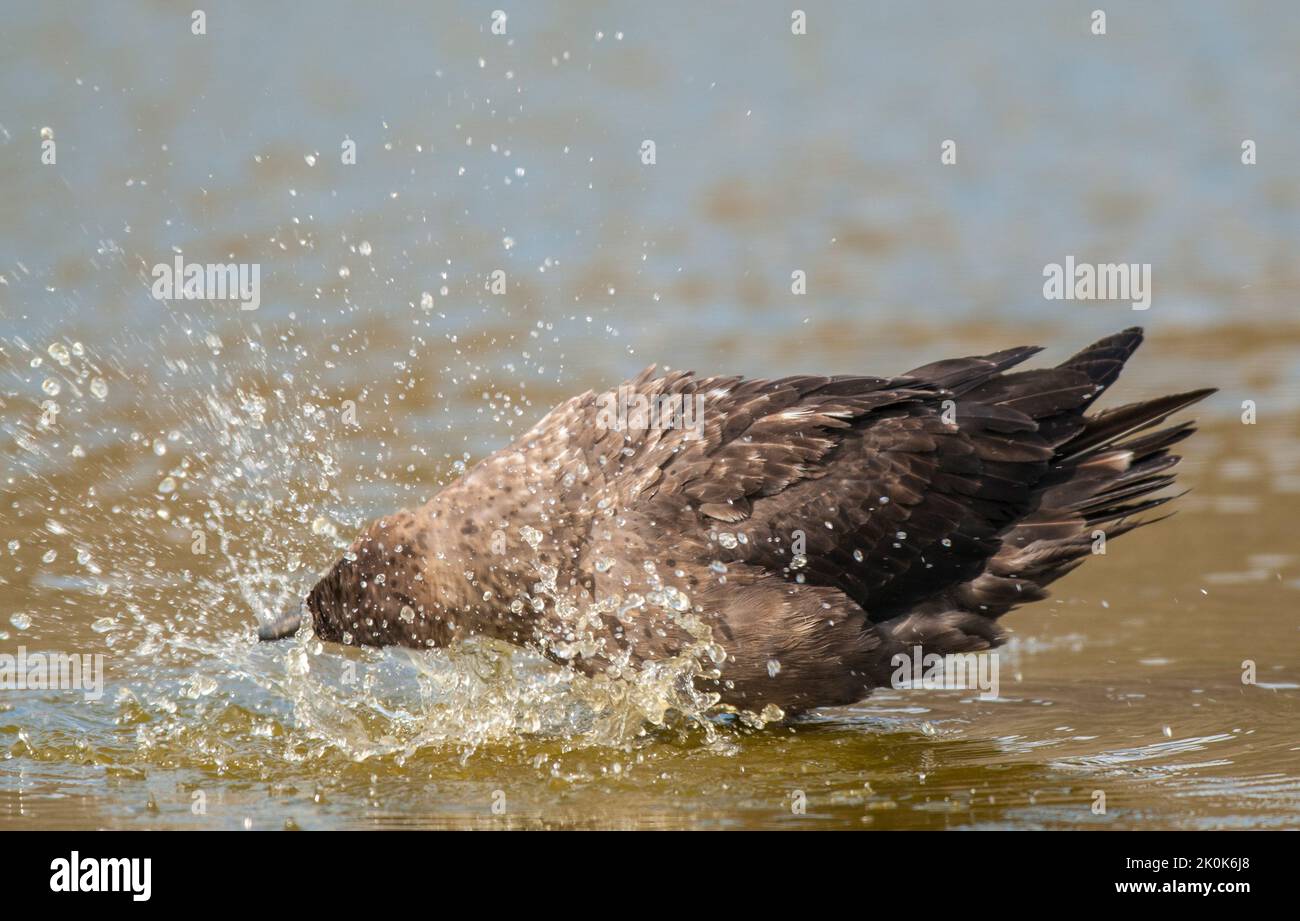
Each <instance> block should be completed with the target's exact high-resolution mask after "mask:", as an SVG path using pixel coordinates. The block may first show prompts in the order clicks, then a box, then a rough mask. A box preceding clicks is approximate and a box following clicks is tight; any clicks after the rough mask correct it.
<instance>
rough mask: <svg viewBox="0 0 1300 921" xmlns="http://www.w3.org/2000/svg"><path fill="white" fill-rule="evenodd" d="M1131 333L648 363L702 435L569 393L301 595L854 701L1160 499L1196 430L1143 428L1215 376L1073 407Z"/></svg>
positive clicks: (978, 635)
mask: <svg viewBox="0 0 1300 921" xmlns="http://www.w3.org/2000/svg"><path fill="white" fill-rule="evenodd" d="M1141 340H1142V332H1141V330H1139V329H1130V330H1126V331H1124V332H1122V333H1119V334H1117V335H1114V336H1111V337H1108V338H1106V339H1103V340H1102V341H1100V342H1098V343H1096V344H1094V345H1092V346H1090V347H1088V348H1087V349H1084V350H1083V351H1082V352H1080V353H1079V354H1077V355H1075V356H1074V357H1072V358H1070V359H1069V360H1068V361H1066V362H1065V363H1064V364H1062V365H1060V366H1058V367H1056V368H1045V369H1039V370H1031V371H1020V372H1009V371H1008V369H1009V368H1011V367H1013V366H1014V365H1017V364H1019V363H1021V362H1023V361H1024V360H1025V359H1027V358H1029V357H1030V356H1031V355H1033V354H1035V353H1036V352H1037V351H1038V349H1035V348H1016V349H1008V350H1007V351H1004V352H997V353H995V354H992V355H986V356H982V357H972V358H960V359H952V360H948V361H940V362H936V363H934V364H930V365H926V366H925V367H922V368H917V369H916V370H914V371H911V372H909V373H908V374H905V375H902V376H900V377H895V378H874V377H789V378H782V379H779V380H746V379H744V378H740V377H710V378H699V377H696V376H695V375H694V374H692V373H690V372H686V371H674V372H672V373H670V374H667V375H665V376H662V377H655V376H654V374H653V369H647V370H646V371H645V372H643V373H642V374H641V375H640V376H639V377H637V378H636V379H635V380H634V381H631V382H629V384H628V385H624V386H625V387H629V386H630V388H631V389H630V391H625V392H631V393H637V394H642V395H645V396H647V397H649V398H651V399H652V400H657V399H659V398H661V397H664V396H684V397H692V398H693V397H696V396H702V397H703V404H702V405H703V415H702V421H703V426H702V429H698V430H696V433H695V434H699V435H700V436H702V437H692V434H693V433H692V431H690V430H689V429H686V428H682V427H677V428H673V427H665V426H664V425H662V424H660V425H655V426H650V427H645V426H641V425H637V424H636V423H640V422H644V421H647V420H641V419H635V418H633V419H631V420H629V421H630V422H632V423H633V426H634V427H632V428H624V429H622V430H619V429H618V428H617V427H611V426H610V425H609V424H608V421H609V420H608V419H607V418H604V417H602V416H601V408H602V406H608V405H609V404H608V402H605V401H606V400H608V399H609V395H608V394H606V395H603V396H602V395H597V394H595V393H593V392H588V393H584V394H582V395H580V396H577V397H574V398H573V399H571V400H568V401H567V402H565V403H563V404H561V405H560V406H558V407H556V408H555V409H554V410H553V411H552V412H551V413H550V414H548V415H547V416H546V417H545V418H544V419H542V421H541V422H539V423H538V424H537V425H536V426H535V427H534V428H533V429H532V430H531V431H530V432H528V433H527V434H525V435H524V436H523V437H521V438H520V439H519V440H518V441H516V442H515V443H514V444H513V445H511V446H509V447H507V448H505V449H503V450H501V451H498V452H497V453H495V454H493V455H491V456H490V457H488V458H486V459H485V460H484V461H483V462H482V463H480V464H479V465H478V466H476V467H475V468H474V469H472V470H471V471H470V472H468V473H467V474H466V475H465V476H464V477H463V478H461V479H460V480H459V481H457V482H456V483H453V484H452V485H450V486H448V487H446V488H445V489H443V490H442V491H441V492H440V493H439V494H438V495H437V496H436V497H434V499H433V500H432V501H430V502H429V503H428V504H427V505H425V506H424V507H422V508H420V509H418V510H415V511H402V512H398V513H397V514H395V515H391V516H389V517H387V518H383V519H380V520H379V521H376V522H374V523H373V524H371V525H370V526H369V527H367V528H366V529H365V531H364V532H363V534H362V535H361V536H360V537H359V538H358V539H357V541H356V542H355V543H354V544H353V546H352V549H351V550H350V551H349V553H348V554H347V555H346V556H345V557H344V558H343V559H342V560H340V561H339V562H338V563H336V564H335V565H334V567H333V568H332V569H331V570H330V572H329V573H328V574H327V575H326V576H325V577H324V578H323V579H322V580H321V581H320V582H319V584H317V585H316V587H315V588H314V589H313V590H312V591H311V594H310V595H309V597H308V599H307V602H306V605H307V609H308V611H309V612H310V615H311V619H312V623H313V626H314V628H315V631H316V633H317V634H318V635H319V636H321V637H322V638H324V639H326V640H334V641H343V642H350V643H356V644H363V645H389V644H400V645H406V646H445V645H447V644H449V643H452V642H455V641H456V640H457V639H459V638H463V637H467V636H475V635H481V636H490V637H496V638H500V639H504V640H507V641H509V642H512V643H516V644H519V645H524V646H530V647H533V648H536V649H539V650H541V651H542V652H543V653H545V654H546V655H548V656H549V657H551V658H552V659H555V660H556V661H560V662H566V663H568V664H571V665H572V666H573V667H575V668H578V669H579V670H582V671H584V672H587V673H595V672H597V671H604V672H608V673H612V674H618V673H619V672H620V671H621V670H624V669H630V668H637V667H639V666H641V665H642V664H643V663H644V662H646V661H648V660H655V659H663V658H666V657H670V656H676V655H692V656H697V657H699V656H703V658H704V659H705V660H707V661H705V663H704V664H705V665H706V666H708V667H710V668H714V669H715V670H716V674H713V675H710V674H707V673H706V674H702V675H701V677H699V678H697V679H696V682H697V684H698V685H700V686H701V688H703V689H705V690H710V691H714V692H716V693H717V694H719V695H720V698H721V700H722V702H723V703H726V704H729V705H732V706H735V707H737V708H740V709H745V710H753V711H757V710H760V709H761V708H763V707H764V706H766V705H768V704H776V705H778V706H780V707H782V708H783V709H785V710H786V711H787V712H791V711H799V710H805V709H808V708H811V707H817V706H825V705H832V704H843V703H850V702H853V701H856V700H859V699H861V698H862V697H864V696H866V695H867V694H868V693H869V692H870V690H871V689H872V688H873V687H876V686H879V685H881V684H884V683H887V682H888V676H889V673H890V671H891V666H890V664H889V662H890V658H891V657H892V656H893V655H894V654H895V653H897V652H900V651H907V650H910V648H911V647H913V646H921V647H922V648H923V649H924V651H925V652H926V653H931V652H933V653H940V654H945V653H953V652H970V651H978V650H983V649H989V648H992V647H994V646H997V645H998V644H1000V643H1001V642H1002V639H1003V632H1002V630H1001V628H1000V627H999V626H998V623H997V620H998V618H999V617H1000V616H1001V615H1002V614H1004V613H1006V612H1007V611H1009V610H1010V609H1011V608H1012V607H1014V606H1016V605H1018V604H1021V603H1024V602H1026V601H1033V600H1037V599H1039V598H1042V597H1044V596H1045V594H1046V592H1045V587H1046V586H1047V585H1048V584H1049V583H1051V582H1052V581H1054V580H1055V579H1058V578H1060V577H1061V576H1062V575H1064V574H1065V573H1066V572H1069V571H1070V570H1071V569H1073V568H1074V567H1075V566H1077V565H1078V564H1079V563H1080V562H1082V561H1083V560H1084V559H1085V558H1086V557H1087V556H1088V555H1089V553H1090V550H1091V547H1092V542H1093V539H1094V538H1093V532H1094V530H1095V529H1098V528H1100V529H1103V530H1105V531H1106V532H1107V535H1108V537H1112V538H1113V537H1114V536H1116V535H1118V534H1122V533H1124V532H1125V531H1128V530H1131V529H1132V528H1134V527H1136V526H1137V525H1138V524H1140V523H1142V522H1140V521H1139V520H1137V519H1134V518H1133V517H1132V516H1134V515H1137V514H1140V513H1141V512H1144V511H1146V510H1148V509H1151V508H1154V507H1155V506H1157V505H1160V504H1161V503H1163V502H1165V501H1167V497H1153V495H1152V494H1153V493H1155V492H1157V491H1158V490H1160V489H1161V488H1163V487H1165V486H1166V485H1168V484H1169V483H1170V482H1171V481H1172V479H1173V477H1172V474H1171V473H1170V472H1169V471H1170V469H1171V468H1172V467H1173V466H1174V465H1175V464H1176V463H1177V461H1178V458H1177V457H1176V456H1174V455H1171V454H1170V453H1169V448H1170V447H1171V446H1172V445H1173V444H1175V443H1176V442H1178V441H1181V440H1182V439H1183V438H1185V437H1187V436H1188V435H1189V434H1191V432H1192V428H1191V425H1190V423H1183V424H1180V425H1174V426H1171V427H1167V428H1156V427H1157V426H1159V425H1160V423H1162V422H1163V421H1164V420H1165V419H1166V418H1167V417H1168V416H1169V415H1170V414H1171V413H1173V412H1175V411H1177V410H1179V409H1182V408H1183V407H1185V406H1187V405H1189V404H1191V403H1193V402H1195V401H1196V400H1199V399H1201V398H1202V397H1204V396H1206V395H1207V394H1209V393H1211V392H1212V391H1210V390H1199V391H1195V392H1192V393H1186V394H1179V395H1176V396H1169V397H1163V398H1160V399H1157V400H1150V401H1147V402H1144V403H1138V404H1133V405H1130V406H1125V407H1120V408H1118V409H1112V410H1109V411H1106V412H1102V413H1097V414H1094V415H1091V416H1088V415H1085V410H1086V409H1087V408H1088V406H1089V405H1090V404H1091V403H1092V402H1093V400H1095V398H1096V397H1097V396H1098V395H1100V394H1101V392H1102V391H1103V390H1105V389H1106V387H1108V386H1109V385H1110V384H1112V383H1113V382H1114V381H1115V379H1116V378H1117V377H1118V375H1119V371H1120V369H1121V368H1122V367H1123V365H1124V362H1125V361H1126V360H1127V359H1128V358H1129V356H1130V355H1132V353H1133V351H1134V349H1136V348H1137V346H1138V344H1139V343H1140V342H1141ZM611 393H617V391H614V392H611ZM602 423H604V424H602ZM1152 429H1155V430H1154V431H1152ZM800 550H802V553H798V552H797V551H800ZM296 626H297V623H296V619H295V618H289V619H288V620H286V621H282V622H280V623H278V624H276V625H273V626H271V627H269V628H264V630H263V636H264V638H274V637H275V636H277V635H283V634H284V633H285V632H287V631H289V630H291V629H294V628H296ZM710 637H711V639H712V641H713V642H714V643H716V644H717V645H718V646H720V647H721V649H722V650H723V651H725V655H718V653H717V650H716V648H714V647H710V646H708V645H705V644H703V643H702V640H707V639H709V638H710ZM701 649H703V650H705V651H704V653H701ZM709 651H712V652H713V653H714V655H715V656H717V658H720V659H721V661H720V662H715V661H712V660H709V659H708V652H709Z"/></svg>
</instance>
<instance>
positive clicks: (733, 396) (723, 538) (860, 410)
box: [570, 349, 1092, 617]
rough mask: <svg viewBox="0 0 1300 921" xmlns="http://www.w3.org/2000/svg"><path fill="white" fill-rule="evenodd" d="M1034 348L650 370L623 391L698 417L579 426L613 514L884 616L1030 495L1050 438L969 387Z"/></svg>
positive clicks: (982, 540)
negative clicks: (725, 370)
mask: <svg viewBox="0 0 1300 921" xmlns="http://www.w3.org/2000/svg"><path fill="white" fill-rule="evenodd" d="M1034 351H1035V350H1033V349H1013V350H1009V351H1007V352H1000V353H997V354H995V355H989V356H981V357H976V358H969V359H955V360H951V361H947V362H942V363H940V364H938V365H933V366H928V367H927V368H923V369H918V371H917V372H915V373H913V374H911V375H908V376H907V377H904V378H894V379H885V378H867V377H790V378H782V379H778V380H744V379H741V378H705V379H698V378H695V377H694V376H693V375H690V374H689V373H685V372H677V373H674V374H670V375H667V376H665V377H661V378H652V377H651V376H650V373H649V372H646V373H643V374H642V375H641V376H640V377H639V378H637V379H636V380H634V381H632V382H629V384H628V385H625V387H624V388H623V389H624V392H625V393H626V394H627V397H625V398H624V402H625V403H626V402H635V397H636V396H638V395H639V396H644V397H646V398H647V400H649V401H650V402H651V403H654V402H655V401H661V400H662V398H664V397H668V398H676V397H680V398H683V399H691V400H696V399H698V400H699V401H700V402H699V403H698V404H696V406H697V407H698V410H697V411H698V417H697V418H696V419H695V420H694V421H695V422H696V423H697V425H696V427H695V429H694V430H692V429H691V428H689V427H687V426H678V427H672V426H666V425H663V424H658V425H648V426H629V427H623V428H621V429H620V428H616V427H614V426H609V425H606V426H599V425H596V426H590V427H587V428H583V429H581V430H578V429H576V423H577V421H578V419H577V418H576V417H574V418H573V419H572V420H571V421H572V422H573V423H574V425H575V428H574V430H573V431H576V432H579V433H578V434H576V435H573V437H575V438H577V439H578V440H579V441H582V442H584V447H583V451H584V456H585V457H586V459H587V463H588V464H589V465H591V466H594V467H599V468H600V469H601V470H602V472H603V474H604V478H605V481H606V482H607V483H608V490H607V492H606V494H605V496H604V497H603V500H602V501H604V502H606V503H607V506H608V511H609V514H610V515H616V514H617V512H618V511H619V510H622V511H626V512H635V513H636V514H637V515H638V516H639V518H641V519H642V520H643V521H649V522H653V527H654V528H655V529H656V530H658V531H659V532H660V534H661V535H662V541H661V545H662V546H666V547H670V548H672V549H674V550H675V551H676V553H677V554H678V555H680V556H681V557H682V558H683V559H696V560H700V559H703V560H706V561H717V562H719V563H721V564H723V565H724V566H725V565H726V564H728V563H745V564H748V565H751V566H760V567H763V568H764V569H767V570H769V571H773V572H777V573H781V574H783V575H785V576H786V577H787V578H790V579H792V580H795V579H798V580H802V581H805V582H810V583H812V584H819V585H827V586H833V587H835V588H838V589H840V590H841V591H843V592H845V593H846V594H847V595H848V596H849V597H851V598H853V599H854V600H855V601H857V602H858V603H859V604H861V605H863V607H864V608H866V609H867V610H868V611H869V612H872V616H873V617H874V616H876V615H875V613H874V612H875V611H876V610H879V611H881V612H882V614H881V616H882V617H883V616H886V615H885V613H884V612H886V610H887V609H890V608H892V606H893V605H894V604H895V603H896V600H897V598H898V597H901V596H903V595H908V594H910V593H913V592H914V591H915V589H914V585H915V584H916V583H918V582H923V583H924V584H925V585H927V586H933V585H935V584H940V585H942V584H948V583H951V582H954V581H960V580H962V579H968V578H971V577H973V576H974V575H975V574H976V573H978V572H979V571H980V569H981V568H982V567H983V565H984V564H985V562H986V561H987V560H988V558H989V557H990V556H991V555H992V554H994V553H996V552H997V549H998V546H999V544H998V541H997V537H996V535H997V533H998V532H999V531H1000V530H1002V529H1003V528H1004V527H1005V526H1006V525H1007V524H1009V523H1010V522H1012V521H1014V520H1015V519H1016V517H1017V515H1018V514H1023V511H1024V509H1025V508H1026V507H1027V506H1028V504H1029V503H1030V501H1031V499H1030V487H1031V485H1032V483H1033V482H1034V481H1035V480H1036V479H1037V478H1038V477H1041V475H1042V473H1043V471H1044V470H1045V469H1046V466H1047V461H1048V459H1049V458H1050V457H1051V455H1052V448H1051V446H1050V445H1048V444H1047V443H1045V441H1044V440H1043V439H1042V438H1041V437H1039V436H1038V435H1037V433H1036V432H1035V428H1036V426H1035V423H1034V421H1033V420H1032V419H1031V418H1029V417H1028V416H1026V415H1025V414H1024V413H1022V412H1019V411H1017V410H1015V409H1013V408H1006V407H1002V406H999V405H996V404H987V405H986V404H984V403H979V402H976V401H968V402H967V403H962V399H963V394H965V393H969V392H970V390H971V389H972V388H974V387H977V386H979V385H981V384H984V383H986V382H987V381H989V380H990V379H991V378H992V377H994V376H995V375H998V374H999V373H1000V372H1001V371H1002V370H1004V369H1005V368H1007V367H1009V366H1011V365H1013V364H1015V363H1017V362H1019V361H1022V360H1024V359H1025V358H1027V357H1029V355H1031V354H1033V353H1034ZM1071 383H1078V382H1077V381H1073V382H1071ZM1085 383H1086V381H1085ZM1084 389H1088V390H1091V389H1092V388H1090V387H1088V388H1084ZM612 393H614V394H617V393H618V392H617V391H615V392H612ZM584 397H585V399H584V401H583V403H584V405H585V406H586V412H587V414H588V415H590V414H591V413H592V412H594V411H595V408H596V407H597V406H599V405H604V406H605V407H606V408H608V406H609V395H602V397H604V402H603V404H602V397H595V396H592V395H584ZM946 400H952V401H953V402H954V404H956V405H957V406H958V408H957V410H956V414H955V417H953V418H948V417H945V414H944V412H945V401H946ZM572 411H573V410H572V408H571V409H570V413H572ZM629 421H630V422H633V423H634V422H636V421H637V420H636V419H630V420H629ZM660 422H662V419H661V420H660ZM571 434H572V432H571ZM595 543H597V544H598V543H600V541H596V542H595Z"/></svg>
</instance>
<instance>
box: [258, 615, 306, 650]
mask: <svg viewBox="0 0 1300 921" xmlns="http://www.w3.org/2000/svg"><path fill="white" fill-rule="evenodd" d="M300 626H302V612H301V611H285V612H284V613H283V614H278V615H276V616H275V617H274V618H273V619H271V620H268V621H266V622H265V623H263V624H261V625H260V626H259V627H258V628H257V638H258V639H259V640H261V641H262V642H263V643H269V642H271V641H272V640H282V639H284V638H285V637H286V636H293V635H294V634H295V633H297V632H298V628H299V627H300Z"/></svg>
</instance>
